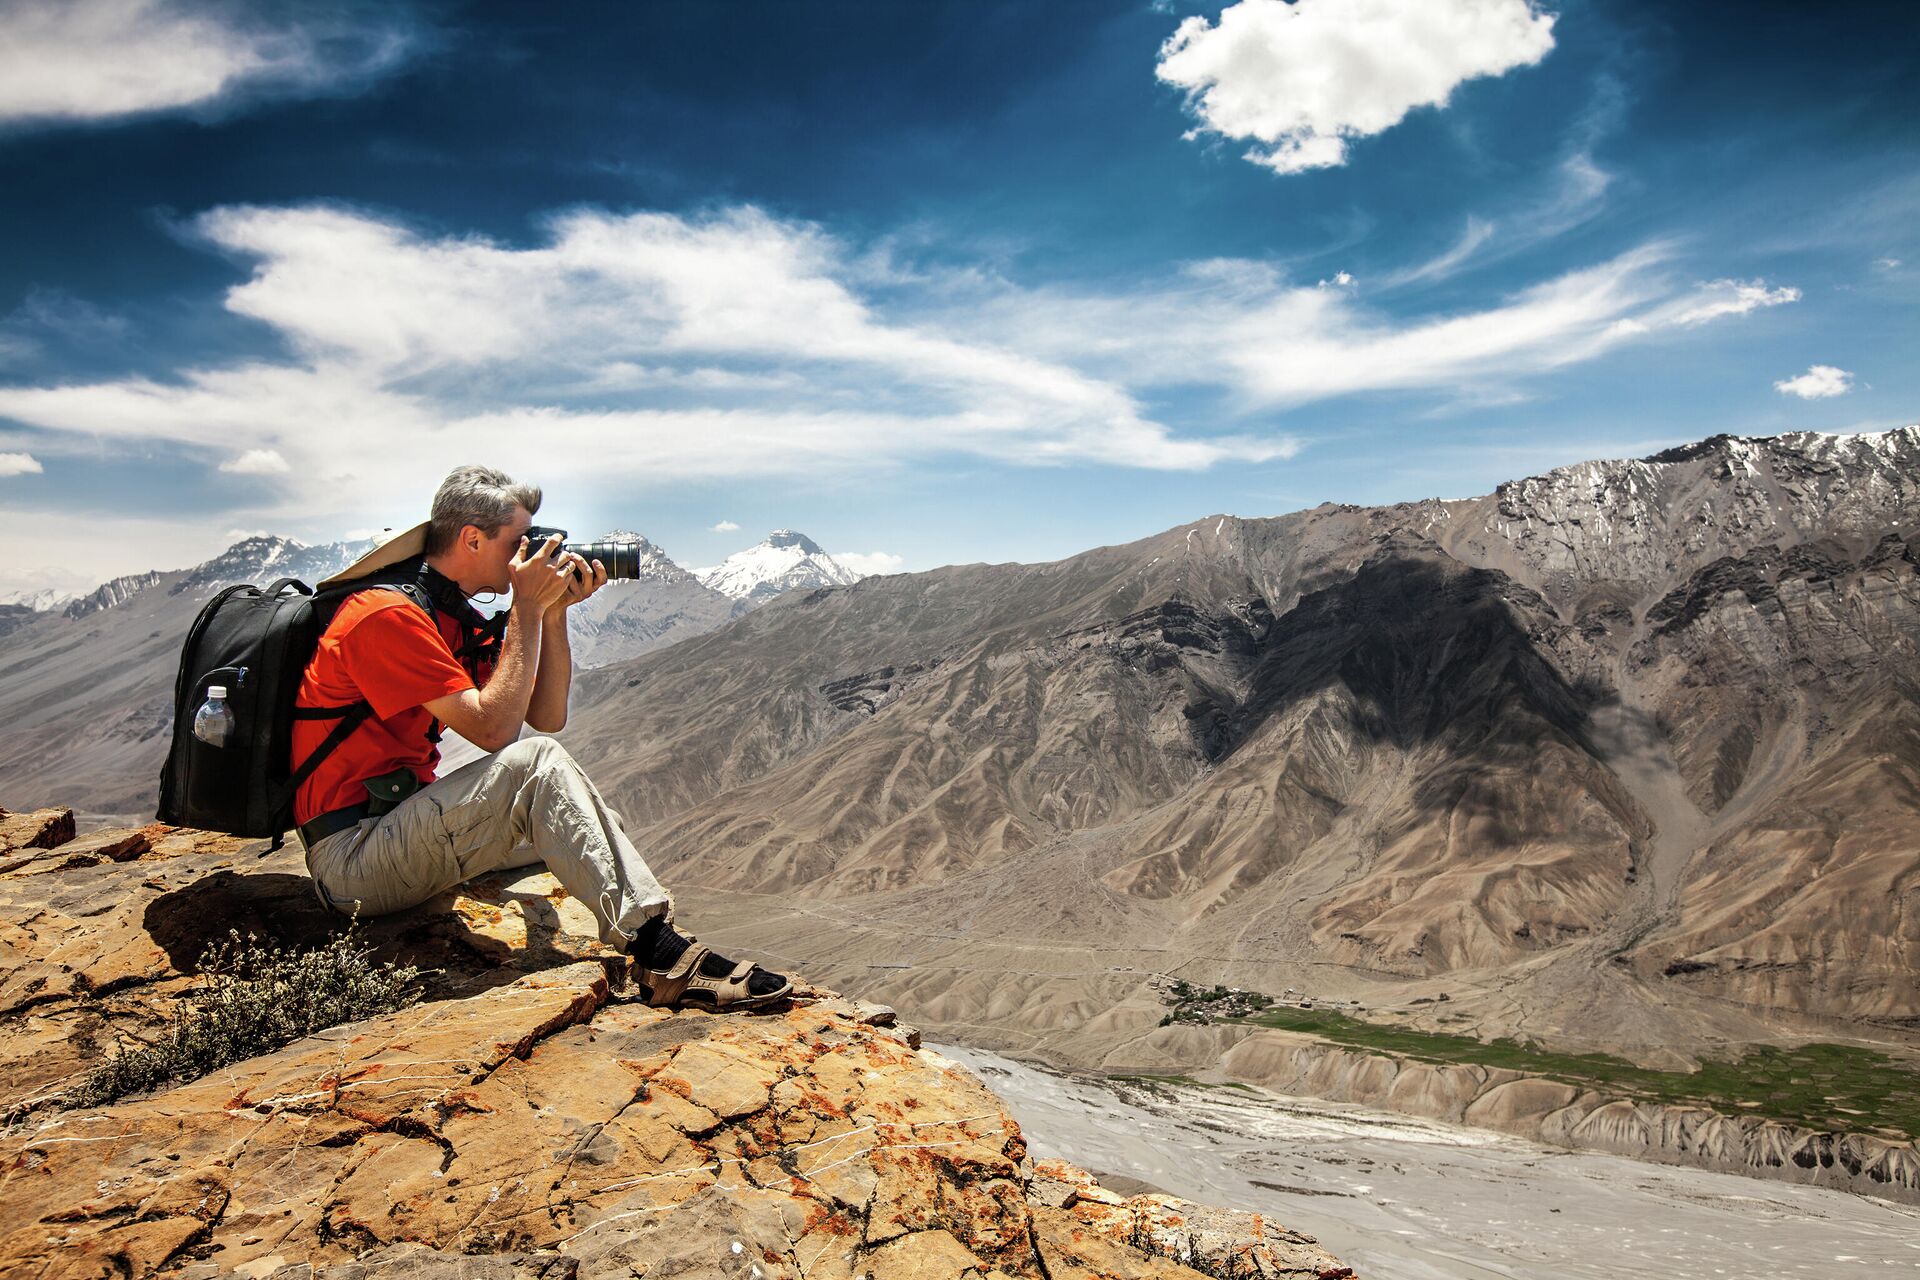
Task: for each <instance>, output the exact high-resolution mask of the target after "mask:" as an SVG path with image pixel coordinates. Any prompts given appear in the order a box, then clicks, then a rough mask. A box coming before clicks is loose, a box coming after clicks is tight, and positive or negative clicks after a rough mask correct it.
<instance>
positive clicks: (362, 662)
mask: <svg viewBox="0 0 1920 1280" xmlns="http://www.w3.org/2000/svg"><path fill="white" fill-rule="evenodd" d="M539 509H540V490H539V489H538V488H536V487H534V486H532V485H524V484H516V483H515V482H514V481H513V480H512V479H511V478H510V477H508V476H507V475H505V474H504V473H502V472H499V471H495V470H491V469H489V468H486V467H460V468H457V469H456V470H454V471H453V472H452V473H451V474H450V475H448V476H447V478H446V480H445V481H444V482H443V483H442V484H441V485H440V489H439V491H438V492H437V493H435V494H434V498H433V514H432V518H431V519H429V520H428V521H427V523H426V524H425V525H423V526H421V527H420V528H419V529H415V530H411V531H409V532H408V533H406V534H402V535H401V536H400V537H399V538H396V539H394V540H393V541H392V542H389V543H386V544H384V545H383V546H382V547H380V548H379V549H377V550H376V551H374V552H373V553H371V554H370V555H368V556H366V557H364V558H363V559H362V560H361V561H360V562H359V563H358V564H356V565H354V566H353V567H352V568H350V569H348V570H347V571H346V572H344V573H342V574H340V575H338V576H337V577H335V578H333V579H329V584H332V583H337V582H340V581H343V580H348V579H357V578H360V577H369V580H370V581H396V580H401V579H412V580H414V581H417V582H418V584H419V585H420V586H421V587H422V588H424V589H425V590H426V592H427V594H428V596H429V598H430V599H431V600H432V601H433V604H434V608H433V611H432V615H431V616H429V614H428V612H427V611H426V610H423V609H422V608H421V607H420V606H419V604H418V603H416V602H415V601H414V600H413V599H411V598H409V597H408V596H407V595H405V594H402V593H401V592H399V591H391V590H380V589H370V590H366V591H356V592H354V593H352V594H351V595H349V596H348V597H347V598H346V600H345V602H344V603H342V604H341V605H340V608H339V610H338V611H337V612H336V613H335V614H334V616H333V618H332V620H331V621H330V622H329V624H328V626H327V629H326V631H325V633H324V634H323V635H322V636H321V638H320V644H319V648H318V649H317V651H316V652H315V654H314V656H313V660H312V662H310V663H309V664H308V666H307V669H306V673H305V676H304V677H303V679H302V680H301V683H300V691H299V694H298V697H297V699H296V705H297V707H299V708H338V707H341V706H346V705H350V704H353V703H356V702H358V701H360V700H361V699H363V698H364V699H365V700H366V701H367V702H368V703H369V704H371V706H372V708H373V714H372V715H371V716H370V717H369V718H368V719H367V720H366V721H365V722H364V723H362V724H361V725H360V726H359V727H358V728H356V729H355V730H353V732H352V734H351V736H349V737H348V738H347V739H346V740H345V741H344V742H342V743H341V745H340V746H339V747H338V748H336V749H335V750H334V752H333V754H332V755H330V756H328V757H326V758H325V760H323V761H322V763H321V765H320V767H319V768H318V769H316V770H315V771H314V773H313V775H312V776H311V777H310V778H308V779H307V781H306V782H305V783H304V784H303V785H302V786H301V788H300V791H299V794H298V795H297V796H296V797H295V800H294V820H295V821H296V822H298V823H299V824H300V836H301V841H302V843H303V844H304V845H305V846H306V850H307V870H308V872H309V874H311V875H312V877H313V883H314V888H315V891H316V893H317V894H318V895H319V897H320V900H321V901H322V902H323V903H325V904H326V905H327V906H328V907H330V908H332V909H334V910H338V911H344V912H358V913H365V914H368V915H381V914H384V913H386V912H389V911H398V910H401V909H402V908H405V907H410V906H414V905H416V904H418V903H421V902H424V901H426V900H427V899H429V898H431V897H433V896H434V895H435V894H437V893H440V892H442V891H444V890H446V889H449V888H452V887H453V886H454V885H457V884H459V883H460V882H462V881H464V880H467V879H470V878H471V877H473V876H476V875H479V874H481V873H482V872H486V871H493V870H497V869H499V868H502V867H514V866H525V865H529V864H531V863H534V862H544V863H546V865H547V869H548V870H549V871H551V872H552V873H553V874H554V875H555V876H556V877H558V878H559V880H560V882H561V883H562V884H563V885H565V886H566V888H567V892H569V893H570V894H572V895H573V896H574V897H575V898H576V899H578V900H579V901H580V903H581V904H582V905H584V906H586V907H587V908H588V909H589V910H590V911H592V912H593V915H594V918H595V920H596V921H597V922H598V924H599V929H600V939H601V941H602V942H605V943H607V944H609V945H612V946H618V947H621V948H622V949H624V950H625V951H627V953H628V954H630V955H631V956H632V957H633V963H634V969H635V978H636V981H637V982H638V983H639V984H640V985H641V987H642V988H643V994H644V996H645V998H647V999H648V1000H649V1001H650V1003H652V1004H655V1005H660V1006H685V1005H699V1006H701V1007H706V1008H715V1009H742V1008H753V1007H757V1006H759V1005H764V1004H768V1003H771V1002H773V1001H775V1000H778V999H780V998H781V997H783V996H785V995H787V994H788V992H789V991H791V990H792V985H793V984H792V983H791V982H789V981H788V980H787V979H786V978H784V977H782V976H781V975H779V974H774V973H769V972H767V971H766V970H764V969H761V968H759V967H758V966H754V965H750V964H745V963H742V964H738V965H736V964H734V963H733V962H732V961H729V960H726V959H723V958H721V957H719V956H717V955H714V954H713V953H712V952H711V951H710V950H709V949H708V948H706V947H704V946H701V945H699V944H698V943H695V942H694V941H693V940H692V939H690V938H688V937H687V936H686V935H684V934H681V933H679V932H678V931H677V930H675V929H674V927H673V925H672V924H671V922H670V916H671V901H670V899H669V898H668V896H667V892H666V890H664V889H662V888H661V887H660V882H659V881H658V880H656V879H655V878H654V876H653V873H652V872H651V871H650V870H648V868H647V864H646V860H645V859H644V858H642V857H641V856H640V852H639V850H637V849H635V848H634V847H633V844H632V842H631V841H629V840H628V839H627V836H626V833H625V832H624V831H623V830H622V829H621V827H620V820H619V818H618V817H616V816H615V815H614V813H613V812H612V810H610V809H608V808H607V806H606V803H605V802H604V801H603V800H602V799H601V798H600V793H599V792H598V791H597V790H595V788H594V785H593V783H592V782H590V781H589V780H588V779H587V776H586V774H585V773H584V772H583V771H582V770H581V768H580V766H579V765H578V764H577V763H576V762H575V761H574V759H573V757H572V756H570V755H568V754H567V752H566V750H565V748H563V747H561V746H560V744H559V743H557V742H555V741H554V740H553V739H552V738H545V737H536V738H527V739H521V738H520V736H519V734H520V726H521V724H522V723H523V722H524V723H525V724H527V725H529V726H531V727H532V728H534V729H536V730H538V731H540V732H541V733H557V732H558V731H559V730H560V729H561V728H563V727H564V726H565V725H566V722H567V691H568V687H569V685H570V684H571V682H572V678H573V655H572V650H571V648H570V647H569V645H568V642H567V611H568V610H569V609H571V608H572V607H573V606H574V605H577V604H579V603H580V602H581V601H582V600H585V599H587V598H588V597H589V596H591V595H592V594H593V593H594V592H596V591H598V590H599V589H600V588H601V587H602V586H604V585H605V584H606V581H607V573H606V569H605V567H604V566H603V565H602V564H601V563H600V562H599V561H597V560H596V561H594V562H593V563H592V564H591V565H589V564H587V563H586V562H585V561H583V560H581V558H580V557H579V556H578V555H575V554H573V553H571V552H561V551H560V549H559V539H558V538H553V539H549V540H546V541H545V542H543V543H542V545H540V546H529V545H528V544H527V539H526V536H525V535H526V531H527V529H528V528H529V527H531V525H532V523H533V515H534V513H535V512H536V511H538V510H539ZM410 554H412V555H418V556H420V559H418V560H412V559H410V558H409V556H410ZM377 569H386V570H387V572H385V573H380V574H377V575H375V574H374V573H373V571H374V570H377ZM370 575H371V576H370ZM509 589H511V590H512V592H513V603H512V606H511V608H510V609H509V611H508V613H507V616H506V618H505V619H504V623H505V630H504V633H502V632H500V631H499V629H498V625H497V624H498V622H499V621H500V620H498V619H496V620H495V624H494V625H489V624H488V623H487V621H485V620H483V619H482V618H481V617H480V615H479V614H478V613H477V612H476V611H475V610H474V608H473V606H472V605H471V604H470V603H468V598H469V597H471V596H473V595H476V594H478V593H479V592H482V591H493V592H500V591H507V590H509ZM335 723H337V721H336V720H328V719H323V718H304V719H302V718H296V719H295V721H294V736H293V749H292V758H293V766H294V767H295V768H298V767H299V765H300V763H301V761H303V760H304V759H306V757H307V756H308V755H309V754H311V753H312V752H313V751H314V749H315V748H316V747H318V746H319V744H320V743H321V742H322V741H323V740H324V739H325V738H326V736H327V734H328V732H329V731H330V730H331V728H332V727H333V725H334V724H335ZM442 725H444V726H446V727H447V728H450V729H453V730H454V731H456V732H457V733H459V734H460V736H461V737H463V738H465V739H466V740H467V741H469V742H471V743H473V744H474V745H475V746H477V747H479V748H480V749H482V750H483V751H488V752H491V753H492V754H490V755H488V756H486V757H485V758H483V759H480V760H476V761H474V762H473V763H472V764H469V765H466V766H464V767H463V768H460V769H457V770H455V771H454V772H452V773H450V774H448V775H447V776H446V777H444V778H436V777H435V766H436V765H437V764H438V763H439V759H440V751H439V747H438V745H437V743H438V739H439V734H440V727H441V726H442ZM396 802H397V803H396Z"/></svg>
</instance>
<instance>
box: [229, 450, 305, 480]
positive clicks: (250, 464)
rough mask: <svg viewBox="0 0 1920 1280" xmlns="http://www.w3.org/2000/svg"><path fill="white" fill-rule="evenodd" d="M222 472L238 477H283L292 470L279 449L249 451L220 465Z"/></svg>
mask: <svg viewBox="0 0 1920 1280" xmlns="http://www.w3.org/2000/svg"><path fill="white" fill-rule="evenodd" d="M220 470H222V471H225V472H227V473H228V474H230V475H236V476H283V475H286V474H287V472H288V471H290V470H292V468H291V467H289V466H288V465H287V460H286V459H285V458H283V457H281V456H280V451H279V450H278V449H249V450H247V451H246V452H245V453H243V454H241V455H240V456H239V457H237V458H234V459H232V460H230V461H227V462H223V463H221V464H220Z"/></svg>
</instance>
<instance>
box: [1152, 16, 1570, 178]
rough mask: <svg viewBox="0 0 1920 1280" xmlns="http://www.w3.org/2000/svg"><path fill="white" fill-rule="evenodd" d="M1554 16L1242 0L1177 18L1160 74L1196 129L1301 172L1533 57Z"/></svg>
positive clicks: (1541, 52) (1548, 44) (1542, 49)
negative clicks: (1183, 100) (1245, 144)
mask: <svg viewBox="0 0 1920 1280" xmlns="http://www.w3.org/2000/svg"><path fill="white" fill-rule="evenodd" d="M1553 24H1554V18H1553V16H1552V15H1551V14H1544V13H1540V12H1538V11H1536V10H1535V8H1534V7H1533V5H1532V4H1531V3H1530V2H1529V0H1291V3H1289V2H1288V0H1240V3H1238V4H1233V5H1229V6H1228V7H1227V8H1226V9H1224V10H1223V11H1222V12H1221V14H1220V17H1219V19H1218V21H1216V22H1209V21H1208V20H1207V19H1206V18H1204V17H1201V16H1194V17H1191V18H1188V19H1186V21H1184V22H1182V23H1181V24H1180V25H1179V27H1178V28H1177V29H1175V31H1174V33H1173V35H1172V36H1170V37H1169V38H1168V39H1167V42H1166V43H1165V44H1164V45H1163V46H1162V47H1161V49H1160V57H1159V62H1158V65H1157V67H1156V73H1157V74H1158V76H1159V78H1160V79H1161V80H1162V81H1164V82H1166V83H1167V84H1170V85H1174V86H1177V87H1178V88H1180V89H1183V90H1185V91H1186V93H1187V96H1188V104H1189V107H1190V109H1191V110H1192V111H1193V113H1194V116H1195V117H1196V118H1197V120H1198V122H1199V123H1198V125H1197V126H1196V128H1195V130H1194V133H1195V134H1198V133H1213V134H1218V135H1220V136H1221V137H1225V138H1230V139H1234V140H1237V141H1251V142H1253V143H1255V144H1256V145H1255V146H1253V147H1252V148H1251V149H1249V150H1248V151H1247V153H1246V157H1247V159H1249V160H1251V161H1253V162H1254V163H1255V164H1260V165H1264V166H1266V167H1267V168H1269V169H1272V170H1273V171H1274V172H1275V173H1283V174H1284V173H1300V172H1303V171H1305V170H1308V169H1322V168H1329V167H1332V166H1335V165H1340V164H1344V163H1346V159H1347V143H1348V140H1349V139H1352V138H1361V137H1368V136H1370V135H1373V134H1377V133H1383V132H1385V131H1386V130H1388V129H1391V128H1392V127H1393V126H1394V125H1396V124H1398V123H1400V121H1401V120H1402V119H1404V118H1405V117H1406V115H1407V113H1408V112H1409V111H1412V110H1414V109H1415V108H1417V107H1436V106H1443V105H1445V104H1446V101H1447V99H1448V97H1449V96H1450V95H1451V94H1452V93H1453V90H1454V88H1455V87H1456V86H1457V85H1459V84H1461V83H1462V82H1463V81H1467V80H1472V79H1475V78H1477V77H1480V76H1497V75H1501V74H1503V73H1505V72H1507V71H1511V70H1513V69H1514V68H1515V67H1523V66H1529V65H1532V64H1533V63H1537V62H1539V61H1540V60H1541V59H1542V58H1544V57H1546V56H1547V53H1548V52H1549V51H1550V50H1551V49H1552V48H1553ZM1189 136H1192V135H1189Z"/></svg>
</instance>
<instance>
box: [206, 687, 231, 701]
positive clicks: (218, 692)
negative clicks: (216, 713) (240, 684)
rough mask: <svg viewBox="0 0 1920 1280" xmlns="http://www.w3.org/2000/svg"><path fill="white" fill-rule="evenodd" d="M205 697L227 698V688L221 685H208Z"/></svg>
mask: <svg viewBox="0 0 1920 1280" xmlns="http://www.w3.org/2000/svg"><path fill="white" fill-rule="evenodd" d="M207 696H208V697H209V698H224V697H226V696H227V686H225V685H223V684H210V685H208V686H207Z"/></svg>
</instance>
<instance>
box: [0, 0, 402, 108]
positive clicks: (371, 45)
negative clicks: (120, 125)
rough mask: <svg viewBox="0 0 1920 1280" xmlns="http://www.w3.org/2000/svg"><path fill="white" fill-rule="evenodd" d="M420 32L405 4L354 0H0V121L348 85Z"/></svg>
mask: <svg viewBox="0 0 1920 1280" xmlns="http://www.w3.org/2000/svg"><path fill="white" fill-rule="evenodd" d="M421 43H422V27H421V25H420V24H419V23H418V22H416V21H415V20H414V19H413V18H412V17H411V16H410V14H409V11H408V9H407V7H406V6H403V5H389V6H376V5H372V4H367V3H360V2H358V0H350V2H347V3H334V4H331V5H318V4H316V5H307V6H293V7H287V6H263V5H249V4H245V3H241V2H240V0H9V3H7V4H6V5H4V6H0V126H4V125H13V126H16V127H18V126H26V125H46V124H56V123H62V122H66V123H73V122H102V121H110V120H117V119H124V118H128V117H133V116H141V115H149V114H152V113H154V112H162V111H178V110H213V109H220V108H225V107H229V106H231V105H233V104H235V103H236V102H239V101H241V100H244V99H252V98H265V97H307V96H318V95H324V94H329V93H338V92H343V91H350V90H351V89H354V88H357V87H359V86H362V85H364V84H366V83H368V82H370V81H372V80H374V79H376V78H378V77H380V76H383V75H386V74H388V73H390V72H392V71H394V70H395V69H397V68H398V67H400V66H401V65H402V64H403V63H405V62H406V61H407V60H408V58H409V57H410V56H412V54H413V53H414V52H415V51H416V50H417V49H418V48H419V47H420V45H421Z"/></svg>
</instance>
